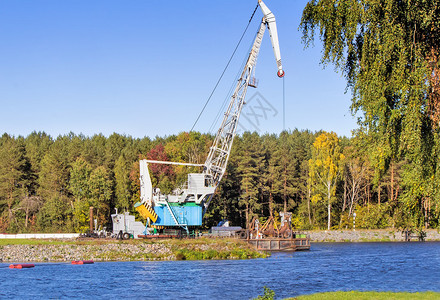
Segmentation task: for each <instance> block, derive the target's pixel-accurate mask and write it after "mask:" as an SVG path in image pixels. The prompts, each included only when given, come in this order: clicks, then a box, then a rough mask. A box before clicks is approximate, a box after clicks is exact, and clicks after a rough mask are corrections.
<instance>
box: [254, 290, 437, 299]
mask: <svg viewBox="0 0 440 300" xmlns="http://www.w3.org/2000/svg"><path fill="white" fill-rule="evenodd" d="M439 298H440V293H436V292H431V291H427V292H417V293H411V292H374V291H368V292H360V291H349V292H326V293H316V294H311V295H302V296H298V297H293V298H287V299H286V300H296V299H297V300H320V299H326V300H351V299H356V300H364V299H365V300H366V299H377V300H380V299H387V300H388V299H395V300H406V299H408V300H410V299H411V300H412V299H416V300H419V299H439ZM257 299H258V298H257Z"/></svg>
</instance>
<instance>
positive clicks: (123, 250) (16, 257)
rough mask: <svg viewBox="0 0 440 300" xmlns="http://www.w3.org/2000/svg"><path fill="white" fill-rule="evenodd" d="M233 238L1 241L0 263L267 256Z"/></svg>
mask: <svg viewBox="0 0 440 300" xmlns="http://www.w3.org/2000/svg"><path fill="white" fill-rule="evenodd" d="M266 256H267V254H265V253H263V252H259V251H255V250H254V249H253V248H252V247H251V246H250V245H248V244H247V243H246V242H243V241H239V240H235V239H209V238H201V239H186V240H177V239H175V240H160V241H145V240H130V241H115V240H30V239H29V240H17V239H14V240H0V262H66V261H73V260H90V259H91V260H94V261H96V262H99V261H147V260H199V259H247V258H260V257H266Z"/></svg>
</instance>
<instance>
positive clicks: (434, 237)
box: [307, 229, 440, 243]
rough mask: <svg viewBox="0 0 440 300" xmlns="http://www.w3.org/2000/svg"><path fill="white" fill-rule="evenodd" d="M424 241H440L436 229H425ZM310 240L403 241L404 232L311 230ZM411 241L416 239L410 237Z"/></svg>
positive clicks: (439, 235)
mask: <svg viewBox="0 0 440 300" xmlns="http://www.w3.org/2000/svg"><path fill="white" fill-rule="evenodd" d="M424 231H425V232H426V237H425V241H440V233H439V231H438V230H437V229H426V230H424ZM307 234H309V236H310V240H311V242H312V243H313V242H404V241H405V234H403V233H402V231H400V230H392V229H356V230H313V231H307ZM412 240H413V241H415V240H417V239H412Z"/></svg>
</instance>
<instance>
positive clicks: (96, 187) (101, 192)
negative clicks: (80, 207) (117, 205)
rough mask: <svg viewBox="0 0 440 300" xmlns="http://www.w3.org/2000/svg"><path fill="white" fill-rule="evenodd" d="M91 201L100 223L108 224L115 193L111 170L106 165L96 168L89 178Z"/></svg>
mask: <svg viewBox="0 0 440 300" xmlns="http://www.w3.org/2000/svg"><path fill="white" fill-rule="evenodd" d="M89 191H90V201H89V203H90V204H91V205H92V206H93V207H94V208H95V209H96V218H97V219H98V225H103V226H104V225H106V224H107V220H109V219H110V207H111V203H110V201H111V198H112V194H113V182H112V180H111V178H110V172H109V170H108V169H106V168H105V167H104V166H99V167H97V168H95V169H94V170H93V171H92V172H91V174H90V180H89Z"/></svg>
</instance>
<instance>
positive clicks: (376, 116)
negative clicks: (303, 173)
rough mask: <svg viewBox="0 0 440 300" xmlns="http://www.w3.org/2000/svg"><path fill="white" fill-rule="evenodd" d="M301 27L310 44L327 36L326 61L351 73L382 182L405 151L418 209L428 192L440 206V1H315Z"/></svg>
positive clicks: (409, 189)
mask: <svg viewBox="0 0 440 300" xmlns="http://www.w3.org/2000/svg"><path fill="white" fill-rule="evenodd" d="M300 28H301V29H302V30H303V38H304V41H305V43H306V44H307V45H309V44H311V43H312V42H313V41H314V37H315V35H316V34H318V35H319V36H320V38H321V40H322V42H323V52H322V53H323V55H322V62H323V63H333V64H334V65H335V66H336V68H337V69H338V70H341V71H342V72H343V73H344V75H345V76H346V78H347V82H348V87H349V88H351V91H352V95H353V98H352V110H353V112H354V113H358V115H360V118H359V124H360V125H361V126H362V130H363V131H364V132H366V133H367V134H366V139H367V140H368V144H369V145H370V149H369V151H370V153H371V156H372V157H374V158H375V159H373V160H372V167H373V168H374V170H375V171H376V179H375V180H376V182H378V180H379V179H380V175H383V174H384V173H385V172H386V170H387V169H388V167H389V164H390V162H391V161H400V160H402V159H401V158H402V157H403V158H404V159H406V160H407V164H409V165H410V166H409V168H408V169H407V172H406V173H405V174H406V177H405V176H404V178H403V179H402V183H403V186H404V189H405V191H404V193H403V198H405V199H407V200H405V203H410V202H411V201H409V199H411V198H412V199H414V201H415V203H418V204H417V206H418V207H417V208H416V209H413V210H412V211H413V212H414V213H415V212H416V211H420V210H421V209H422V207H421V205H423V203H424V200H423V199H432V201H433V202H435V203H436V205H435V206H436V207H439V205H438V204H439V203H440V195H439V193H437V192H433V193H430V191H438V190H439V187H440V173H439V171H440V169H439V168H440V166H439V164H438V161H439V153H440V151H439V149H440V136H439V133H440V132H439V125H440V122H439V121H440V84H439V83H440V79H439V70H440V69H439V68H440V59H439V46H440V39H439V37H440V5H439V3H438V1H410V0H402V1H401V0H399V1H398V0H385V1H360V0H312V1H309V2H308V3H307V5H306V7H305V9H304V11H303V16H302V21H301V25H300ZM412 178H418V180H417V181H416V182H414V181H413V180H412ZM420 184H422V185H423V186H420ZM411 205H412V204H411ZM411 205H410V206H411Z"/></svg>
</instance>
